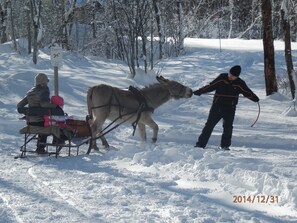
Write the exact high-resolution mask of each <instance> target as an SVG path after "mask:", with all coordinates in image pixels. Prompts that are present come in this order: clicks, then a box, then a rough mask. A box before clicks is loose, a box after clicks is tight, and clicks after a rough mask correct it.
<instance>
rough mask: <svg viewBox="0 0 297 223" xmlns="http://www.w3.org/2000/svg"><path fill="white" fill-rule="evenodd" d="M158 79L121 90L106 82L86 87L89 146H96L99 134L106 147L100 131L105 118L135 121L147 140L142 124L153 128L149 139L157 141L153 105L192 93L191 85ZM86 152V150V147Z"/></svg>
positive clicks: (142, 137)
mask: <svg viewBox="0 0 297 223" xmlns="http://www.w3.org/2000/svg"><path fill="white" fill-rule="evenodd" d="M156 79H157V80H158V82H159V83H156V84H153V85H151V86H149V87H145V88H143V89H139V90H137V89H135V88H132V89H131V88H129V89H130V91H128V90H121V89H119V88H116V87H112V86H109V85H105V84H100V85H97V86H94V87H91V88H90V89H89V90H88V95H87V103H88V112H89V115H91V117H92V121H91V130H92V142H91V143H92V146H91V147H90V149H91V148H93V149H95V150H98V147H97V145H96V138H100V139H101V141H102V144H103V145H104V146H105V148H108V147H109V144H108V142H107V141H106V138H105V137H104V135H103V134H102V126H103V124H104V122H105V121H106V119H109V120H112V121H115V122H117V123H119V122H129V123H134V124H135V125H138V130H139V134H140V137H141V139H142V141H146V131H145V126H146V125H147V126H149V127H150V128H151V129H152V130H153V137H152V142H153V143H155V142H156V141H157V135H158V130H159V127H158V125H157V124H156V122H155V121H154V120H153V119H152V113H153V111H154V109H156V108H158V107H159V106H160V105H162V104H164V103H165V102H167V101H168V100H169V99H171V98H174V99H180V98H190V97H191V96H192V94H193V91H192V89H191V88H189V87H186V86H184V85H182V84H180V83H178V82H176V81H173V80H168V79H165V78H164V77H162V76H160V77H158V76H157V77H156ZM88 152H89V151H88Z"/></svg>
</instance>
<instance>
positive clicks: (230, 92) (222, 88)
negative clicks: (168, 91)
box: [194, 65, 259, 150]
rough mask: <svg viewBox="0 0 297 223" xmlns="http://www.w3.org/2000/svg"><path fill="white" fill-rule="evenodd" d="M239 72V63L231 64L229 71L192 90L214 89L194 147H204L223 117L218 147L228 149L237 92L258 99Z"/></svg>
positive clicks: (202, 92)
mask: <svg viewBox="0 0 297 223" xmlns="http://www.w3.org/2000/svg"><path fill="white" fill-rule="evenodd" d="M240 72H241V67H240V66H239V65H236V66H233V67H232V68H231V69H230V71H229V73H222V74H220V75H219V76H218V77H217V78H216V79H214V80H213V81H212V82H211V83H210V84H208V85H206V86H204V87H202V88H200V89H198V90H196V91H194V94H195V95H198V96H200V95H201V94H205V93H208V92H212V91H215V94H214V97H213V102H212V106H211V108H210V111H209V115H208V119H207V121H206V123H205V126H204V128H203V130H202V133H201V135H200V136H199V138H198V142H197V143H196V145H195V147H200V148H203V149H204V148H205V146H206V144H207V142H208V140H209V137H210V135H211V133H212V131H213V129H214V127H215V126H216V124H217V123H218V122H219V121H220V120H221V119H223V134H222V138H221V145H220V148H221V149H223V150H230V149H229V147H230V145H231V138H232V130H233V121H234V116H235V111H236V105H237V103H238V96H239V94H243V95H244V96H245V97H247V98H248V99H250V100H252V101H254V102H258V101H259V98H258V97H257V95H255V94H254V93H253V92H252V90H251V89H249V88H248V86H247V85H246V83H245V82H244V81H243V80H242V79H241V78H239V75H240Z"/></svg>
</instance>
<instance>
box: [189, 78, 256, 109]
mask: <svg viewBox="0 0 297 223" xmlns="http://www.w3.org/2000/svg"><path fill="white" fill-rule="evenodd" d="M212 91H215V95H214V99H213V103H217V104H218V105H221V106H236V105H237V103H238V95H239V94H243V95H244V96H245V97H247V98H249V99H250V100H252V101H254V102H258V101H259V98H258V96H257V95H255V94H254V92H252V90H251V89H249V88H248V86H247V85H246V83H245V82H244V81H243V80H242V79H240V78H239V77H238V78H237V79H236V80H234V81H230V80H229V79H228V73H222V74H220V75H219V76H218V77H217V78H216V79H214V80H213V81H212V82H210V83H209V84H208V85H206V86H204V87H202V88H200V89H199V90H197V91H196V92H194V94H196V95H200V94H204V93H208V92H212Z"/></svg>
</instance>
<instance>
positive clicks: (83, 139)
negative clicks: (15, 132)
mask: <svg viewBox="0 0 297 223" xmlns="http://www.w3.org/2000/svg"><path fill="white" fill-rule="evenodd" d="M18 112H19V113H20V114H24V115H25V116H24V117H23V118H22V119H23V120H25V121H26V124H27V125H26V126H25V127H23V128H22V129H20V131H19V132H20V134H23V135H24V144H23V145H22V146H21V147H20V151H21V155H20V156H19V157H21V158H23V157H26V153H29V152H30V153H31V152H35V149H36V145H41V146H44V147H45V149H46V152H47V154H48V155H55V156H56V157H58V155H59V154H60V152H61V150H62V149H63V148H66V149H68V156H70V155H71V150H73V149H74V150H76V155H78V154H79V148H80V147H81V146H82V145H89V146H90V139H91V128H90V125H89V123H88V117H87V118H86V120H74V119H71V118H69V117H68V116H67V114H64V112H63V113H61V111H57V110H55V109H48V108H24V109H19V110H18ZM34 115H39V116H40V115H44V116H47V117H48V120H50V121H49V122H48V123H47V124H45V126H36V125H32V124H31V123H29V122H28V117H29V116H34ZM58 117H59V118H58ZM38 135H46V136H52V141H51V142H47V143H42V142H39V137H38ZM47 141H50V138H49V137H48V140H47ZM31 142H34V143H33V144H32V143H31ZM29 144H32V145H34V147H33V148H34V150H32V149H29V147H30V145H29ZM53 148H54V149H53ZM88 150H89V149H88Z"/></svg>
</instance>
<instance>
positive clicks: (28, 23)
mask: <svg viewBox="0 0 297 223" xmlns="http://www.w3.org/2000/svg"><path fill="white" fill-rule="evenodd" d="M29 8H30V7H29V2H26V7H25V9H24V10H25V24H26V29H27V41H28V48H27V49H28V54H31V53H32V35H31V25H32V24H31V18H30V9H29Z"/></svg>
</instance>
